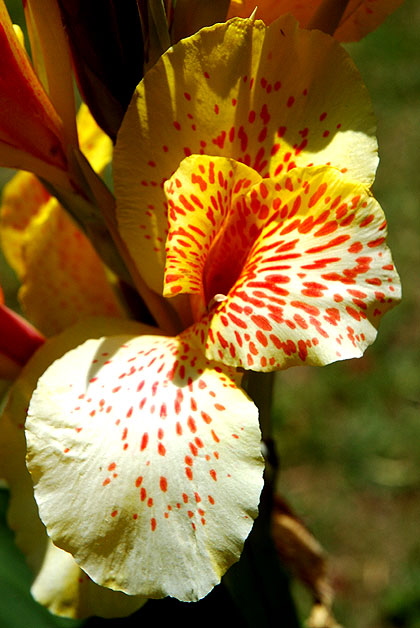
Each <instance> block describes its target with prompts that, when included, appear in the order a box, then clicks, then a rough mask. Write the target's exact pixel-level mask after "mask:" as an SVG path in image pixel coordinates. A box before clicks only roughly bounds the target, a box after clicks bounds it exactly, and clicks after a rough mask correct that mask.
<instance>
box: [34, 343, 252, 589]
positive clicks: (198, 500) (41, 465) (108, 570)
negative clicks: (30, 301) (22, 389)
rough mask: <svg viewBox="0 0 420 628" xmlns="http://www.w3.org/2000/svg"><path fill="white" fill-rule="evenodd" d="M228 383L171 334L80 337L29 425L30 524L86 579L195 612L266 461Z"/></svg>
mask: <svg viewBox="0 0 420 628" xmlns="http://www.w3.org/2000/svg"><path fill="white" fill-rule="evenodd" d="M238 381H239V376H238V375H237V373H236V370H235V369H229V367H223V368H222V367H221V366H220V365H217V364H214V363H211V362H209V361H208V360H206V359H205V357H204V355H203V352H202V350H201V347H194V345H192V344H190V342H189V340H188V337H184V336H182V335H181V336H178V337H174V338H168V337H162V336H138V337H132V336H120V337H116V336H115V337H110V338H102V339H101V340H89V341H87V342H86V343H85V344H83V345H81V346H79V347H78V348H77V349H75V350H74V351H71V352H69V353H67V354H66V355H65V356H63V358H61V359H60V360H58V361H56V362H55V363H53V364H52V365H51V367H50V368H49V369H48V370H47V371H46V372H45V373H44V375H43V376H42V377H41V378H40V380H39V382H38V387H37V389H36V391H35V393H34V395H33V397H32V400H31V403H30V409H29V414H28V419H27V422H26V435H27V442H28V465H29V469H30V472H31V474H32V478H33V481H34V484H35V497H36V500H37V503H38V507H39V511H40V516H41V518H42V520H43V521H44V523H45V524H46V526H47V530H48V533H49V535H50V536H51V538H52V540H53V542H54V543H55V544H56V545H57V546H58V547H61V548H63V549H64V550H66V551H68V552H70V553H71V554H72V555H73V556H74V558H75V560H76V562H77V563H78V564H79V565H80V566H81V567H82V568H83V569H84V570H85V571H86V572H87V574H89V576H90V577H91V578H92V579H93V580H94V581H95V582H97V583H98V584H101V585H103V586H107V587H110V588H112V589H116V590H121V591H125V592H126V593H129V594H131V595H133V594H139V595H144V596H149V597H163V596H166V595H170V596H173V597H177V598H178V599H180V600H186V601H192V600H196V599H199V598H201V597H203V596H204V595H206V594H207V593H208V592H209V591H210V590H211V589H212V587H213V586H215V585H216V584H217V583H218V582H219V581H220V578H221V577H222V575H223V574H224V572H225V571H226V570H227V569H228V567H229V566H230V565H231V564H232V563H233V562H235V561H236V560H237V559H238V558H239V555H240V553H241V550H242V546H243V542H244V540H245V538H246V537H247V535H248V533H249V532H250V530H251V527H252V523H253V519H254V518H255V517H256V515H257V506H258V501H259V495H260V491H261V488H262V471H263V462H262V458H261V452H260V431H259V426H258V412H257V409H256V407H255V406H254V404H253V403H252V402H251V401H250V400H249V398H248V397H247V396H246V395H245V393H244V392H243V391H242V390H241V389H240V388H239V387H238V386H237V383H238Z"/></svg>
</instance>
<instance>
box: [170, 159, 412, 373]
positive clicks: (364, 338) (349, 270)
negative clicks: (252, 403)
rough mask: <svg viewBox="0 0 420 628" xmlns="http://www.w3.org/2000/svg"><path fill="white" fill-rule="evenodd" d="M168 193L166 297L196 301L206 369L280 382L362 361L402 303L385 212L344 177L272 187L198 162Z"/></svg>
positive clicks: (310, 173)
mask: <svg viewBox="0 0 420 628" xmlns="http://www.w3.org/2000/svg"><path fill="white" fill-rule="evenodd" d="M166 191H167V194H168V199H169V200H168V203H169V220H170V230H169V236H168V240H167V267H166V275H165V280H166V283H165V290H166V295H167V296H170V295H171V294H178V293H182V292H184V293H187V294H192V295H194V296H195V304H196V303H197V300H198V301H199V305H198V306H197V305H196V310H197V312H196V317H197V319H200V316H202V317H203V319H202V320H198V321H197V322H196V323H195V325H194V326H193V328H192V331H193V332H195V333H196V334H197V336H199V337H200V340H201V341H202V342H203V343H205V344H206V355H207V357H208V358H209V359H213V360H220V361H221V362H223V363H224V364H230V365H232V366H237V367H243V368H246V369H253V370H262V371H271V370H275V369H281V368H286V367H288V366H293V365H297V364H304V363H305V364H319V365H322V364H328V363H330V362H334V361H336V360H342V359H347V358H354V357H360V356H361V355H362V353H363V351H364V349H365V348H366V347H367V346H368V345H370V344H371V343H372V342H373V340H374V339H375V337H376V328H377V326H378V324H379V320H380V318H381V316H382V315H383V314H384V313H385V312H386V311H387V310H389V309H390V308H391V307H393V306H394V305H395V304H396V303H397V302H398V301H399V299H400V296H401V291H400V283H399V278H398V274H397V272H396V270H395V267H394V264H393V262H392V258H391V254H390V251H389V249H388V247H387V246H386V221H385V217H384V214H383V211H382V209H381V208H380V206H379V204H378V203H377V202H376V201H375V199H374V198H373V197H372V196H371V194H370V193H369V191H368V190H367V189H366V188H365V187H364V186H363V185H361V184H360V183H357V182H354V181H351V180H350V179H348V178H347V177H345V176H343V175H342V174H340V172H338V171H337V170H336V169H335V168H331V167H328V166H321V167H312V168H294V169H293V170H291V171H290V172H289V173H288V174H286V175H283V176H279V177H273V178H266V179H263V178H261V177H260V176H259V175H258V173H256V172H255V171H254V170H252V169H251V168H248V167H247V166H245V165H243V164H240V163H238V162H235V161H234V160H232V159H225V158H223V157H208V156H205V155H203V156H200V155H195V156H194V155H193V156H191V157H188V158H186V159H185V160H184V161H183V162H182V164H181V166H180V168H179V169H178V170H177V172H176V173H175V175H174V176H173V177H172V178H171V179H170V181H169V182H168V183H167V185H166ZM193 302H194V301H193Z"/></svg>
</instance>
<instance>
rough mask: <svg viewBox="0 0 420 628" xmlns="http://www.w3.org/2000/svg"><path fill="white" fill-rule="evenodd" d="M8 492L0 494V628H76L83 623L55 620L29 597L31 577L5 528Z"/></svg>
mask: <svg viewBox="0 0 420 628" xmlns="http://www.w3.org/2000/svg"><path fill="white" fill-rule="evenodd" d="M7 503H8V491H6V490H0V626H2V628H22V627H23V626H30V628H78V627H79V626H82V625H83V622H82V621H74V620H72V619H63V618H60V617H54V616H53V615H51V614H50V613H49V612H48V611H47V610H46V609H45V608H44V607H43V606H40V605H39V604H37V603H36V602H35V600H34V599H33V598H32V596H31V594H30V586H31V582H32V574H31V571H30V569H29V567H28V566H27V565H26V563H25V559H24V557H23V555H22V554H21V553H20V552H19V550H18V548H17V547H16V545H15V543H14V540H13V532H12V531H11V530H9V528H8V527H7V524H6V510H7Z"/></svg>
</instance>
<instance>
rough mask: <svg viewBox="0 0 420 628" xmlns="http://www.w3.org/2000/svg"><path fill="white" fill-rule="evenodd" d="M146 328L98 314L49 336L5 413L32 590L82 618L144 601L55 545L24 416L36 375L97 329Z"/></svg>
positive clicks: (6, 448)
mask: <svg viewBox="0 0 420 628" xmlns="http://www.w3.org/2000/svg"><path fill="white" fill-rule="evenodd" d="M146 329H147V328H146V327H143V326H141V325H138V324H135V323H131V322H128V321H119V320H111V319H108V320H106V319H94V320H91V321H83V323H81V324H79V325H77V326H75V327H72V328H70V329H68V330H66V331H65V332H64V333H63V334H61V335H60V336H56V337H55V338H53V339H50V340H47V341H46V343H45V344H44V345H43V346H42V347H40V349H39V350H38V351H37V352H36V354H34V356H33V357H32V358H31V360H30V361H29V362H28V363H27V364H26V366H24V367H23V369H22V370H21V372H20V374H19V377H18V378H17V379H16V381H15V382H14V384H13V386H12V387H11V389H10V391H9V394H8V399H7V403H6V406H5V408H4V410H3V413H2V415H1V418H0V478H1V479H4V480H6V482H7V485H8V487H9V490H10V501H9V508H8V513H7V520H8V524H9V526H10V528H11V529H12V530H13V532H14V534H15V542H16V545H17V546H18V547H19V549H20V550H21V551H22V552H23V554H24V555H25V558H26V560H27V562H28V564H29V566H30V568H31V570H32V571H33V573H34V581H33V585H32V589H31V592H32V595H33V597H34V598H35V600H36V601H37V602H39V603H40V604H42V605H44V606H46V607H47V608H48V609H49V610H50V611H51V612H52V613H54V614H56V615H60V616H64V617H72V618H83V617H88V616H90V615H100V616H104V617H117V616H125V615H128V614H130V613H132V612H134V611H135V610H136V609H137V608H139V607H140V606H141V605H142V604H143V603H144V601H145V600H144V598H140V597H128V596H126V595H124V594H122V593H120V592H116V591H110V590H109V589H105V588H103V587H100V586H98V585H97V584H95V583H93V582H92V581H91V580H90V578H88V577H87V575H86V574H85V573H84V572H83V571H82V570H81V569H80V568H79V566H78V565H77V564H76V563H75V561H74V559H73V557H72V556H71V555H70V554H68V553H66V552H64V551H63V550H61V549H59V548H57V547H55V546H54V545H53V544H52V542H51V540H50V539H49V538H48V536H47V533H46V530H45V526H44V525H43V523H42V521H41V520H40V518H39V515H38V508H37V504H36V502H35V498H34V491H33V485H32V481H31V477H30V474H29V472H28V469H27V467H26V464H25V457H26V442H25V432H24V424H25V416H26V412H27V407H28V404H29V400H30V397H31V394H32V391H33V389H34V388H35V385H36V381H37V379H38V378H39V377H40V375H41V374H42V373H43V372H44V371H45V369H46V368H47V366H48V364H50V363H51V362H52V361H53V360H54V359H56V358H58V357H59V356H60V355H62V354H63V353H64V352H65V351H68V350H69V349H71V348H72V347H73V346H74V345H75V344H78V343H80V342H83V340H84V339H85V338H86V337H88V336H92V335H94V334H95V333H99V334H101V333H102V334H103V333H123V332H125V333H135V331H136V330H137V333H141V332H142V331H145V330H146Z"/></svg>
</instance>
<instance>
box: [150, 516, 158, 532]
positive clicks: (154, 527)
mask: <svg viewBox="0 0 420 628" xmlns="http://www.w3.org/2000/svg"><path fill="white" fill-rule="evenodd" d="M156 525H157V523H156V519H155V518H154V517H152V518H151V519H150V528H151V530H152V532H154V531H155V530H156Z"/></svg>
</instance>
